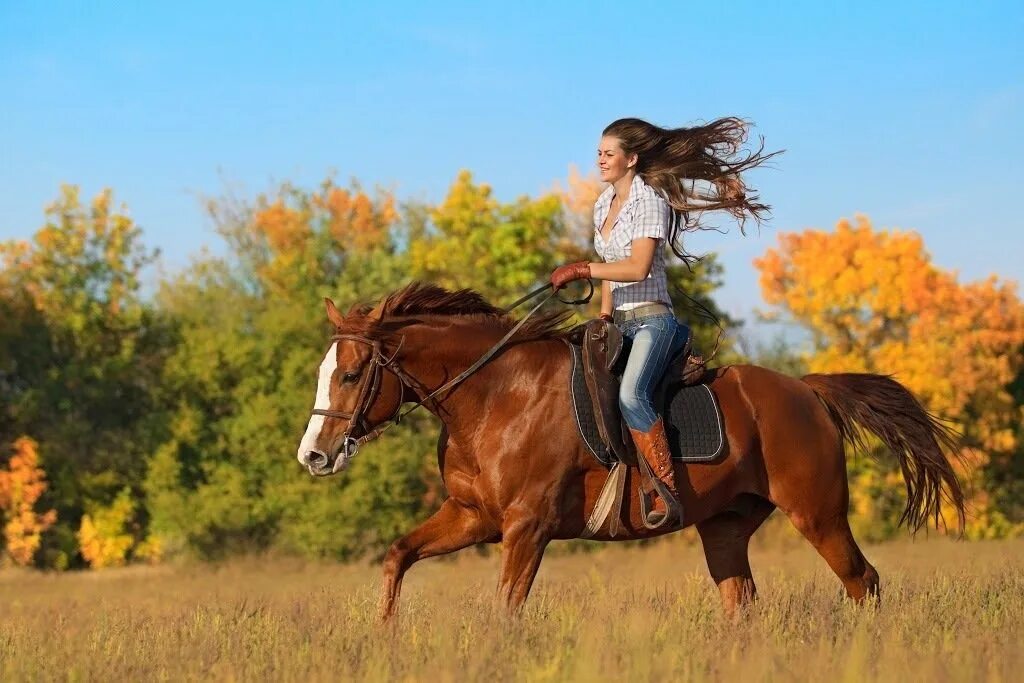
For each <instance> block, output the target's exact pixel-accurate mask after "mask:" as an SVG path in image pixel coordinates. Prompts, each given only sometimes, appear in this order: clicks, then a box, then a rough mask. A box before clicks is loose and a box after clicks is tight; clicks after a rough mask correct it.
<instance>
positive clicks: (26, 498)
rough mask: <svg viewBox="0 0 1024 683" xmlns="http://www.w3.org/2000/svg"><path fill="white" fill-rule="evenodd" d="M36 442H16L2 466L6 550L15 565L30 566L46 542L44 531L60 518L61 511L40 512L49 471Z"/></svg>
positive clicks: (1, 502)
mask: <svg viewBox="0 0 1024 683" xmlns="http://www.w3.org/2000/svg"><path fill="white" fill-rule="evenodd" d="M36 448H37V447H36V443H35V441H33V440H32V439H29V438H28V437H21V438H19V439H17V440H16V441H15V442H14V454H13V455H12V456H11V459H10V462H9V463H8V465H7V468H6V469H0V512H2V518H3V522H4V528H3V536H4V550H5V552H6V555H7V557H9V558H10V559H11V561H12V562H14V564H17V565H20V566H22V567H24V566H27V565H29V564H30V563H31V562H32V558H33V557H34V556H35V554H36V551H37V550H38V549H39V546H40V544H41V542H42V533H43V532H44V531H46V530H47V529H49V528H50V527H51V526H53V523H54V522H55V521H57V512H56V511H55V510H48V511H46V512H42V513H40V512H36V504H37V503H38V502H39V499H40V497H41V496H42V495H43V493H44V492H45V491H46V474H45V472H43V468H42V467H41V466H40V464H39V455H38V453H37V450H36Z"/></svg>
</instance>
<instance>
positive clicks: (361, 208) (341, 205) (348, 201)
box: [314, 187, 398, 251]
mask: <svg viewBox="0 0 1024 683" xmlns="http://www.w3.org/2000/svg"><path fill="white" fill-rule="evenodd" d="M314 202H315V203H317V204H318V205H320V206H323V207H324V208H326V209H327V211H328V213H329V214H330V231H331V235H333V236H334V238H335V239H336V240H338V241H339V242H345V243H348V244H351V245H352V246H353V247H355V248H356V249H358V250H361V251H365V250H369V249H373V248H375V247H378V246H381V245H382V244H384V243H385V242H386V241H387V236H388V235H387V232H388V228H389V227H390V226H391V225H392V224H393V223H394V222H395V221H396V220H398V211H397V210H396V209H395V200H394V197H392V196H390V195H386V196H384V197H383V198H382V199H380V200H379V201H378V202H377V203H376V204H375V203H374V201H373V200H372V199H370V197H369V196H368V195H367V194H366V193H364V192H361V191H355V194H353V193H352V192H350V191H348V190H345V189H342V188H339V187H331V188H328V189H326V190H325V191H324V193H323V194H321V195H314Z"/></svg>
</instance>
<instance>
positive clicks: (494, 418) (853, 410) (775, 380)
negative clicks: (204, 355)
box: [298, 282, 964, 619]
mask: <svg viewBox="0 0 1024 683" xmlns="http://www.w3.org/2000/svg"><path fill="white" fill-rule="evenodd" d="M327 316H328V319H329V320H330V322H331V323H333V325H334V327H335V335H334V336H333V338H332V341H331V345H330V347H329V349H328V350H327V354H326V356H325V358H324V359H323V362H322V363H321V365H320V375H319V385H318V387H317V393H316V404H315V408H314V411H313V416H312V417H311V419H310V421H309V426H308V427H307V430H306V433H305V436H304V437H303V439H302V443H301V445H300V446H299V450H298V459H299V461H300V462H301V463H302V464H303V465H305V466H306V467H307V468H308V469H309V471H310V473H312V474H314V475H318V476H319V475H327V474H331V473H335V472H339V471H341V470H342V469H344V468H345V466H346V465H347V463H348V460H349V459H350V458H351V457H352V455H354V452H353V449H352V446H353V444H354V443H355V440H356V439H360V440H367V439H368V438H372V437H373V436H375V435H376V433H377V432H379V431H380V427H379V426H380V425H383V424H385V423H386V422H387V421H388V420H389V418H394V417H395V416H396V415H397V414H398V410H399V408H400V406H401V405H402V404H403V403H405V402H421V401H423V400H424V399H425V398H426V397H427V396H428V395H429V394H430V393H431V392H432V391H435V390H436V389H437V388H439V387H443V386H444V385H445V384H446V383H449V382H450V380H451V379H452V378H453V377H455V376H458V375H460V373H463V372H464V371H465V370H467V369H468V368H470V367H471V366H472V365H473V364H474V362H475V361H477V360H478V359H480V358H481V356H483V355H484V354H485V353H486V352H487V351H488V350H489V349H491V348H492V347H494V346H495V344H496V342H498V341H499V340H500V339H501V338H502V337H503V336H505V335H507V334H508V333H509V332H510V330H511V329H512V327H513V325H514V324H515V321H514V320H513V319H512V318H511V317H510V316H508V315H507V314H506V313H504V312H503V311H501V310H500V309H498V308H495V307H494V306H492V305H491V304H489V303H487V302H486V301H485V300H484V299H483V298H482V297H481V296H480V295H479V294H477V293H475V292H473V291H471V290H460V291H455V292H451V291H447V290H445V289H442V288H440V287H436V286H433V285H428V284H422V283H416V282H414V283H412V284H410V285H408V286H406V287H405V288H403V289H401V290H398V291H397V292H395V293H393V294H391V295H390V296H388V297H387V298H386V299H384V300H383V301H382V302H381V303H380V304H378V305H377V306H376V307H374V308H372V309H371V307H369V306H363V307H354V308H353V309H352V310H351V311H350V312H349V313H348V315H346V316H342V315H341V314H340V313H339V312H338V310H337V309H336V308H335V306H334V304H333V303H332V302H331V301H330V300H327ZM569 316H571V311H565V312H561V313H556V314H550V313H547V314H542V315H538V316H537V317H535V318H533V319H531V320H529V321H527V322H526V324H524V325H523V326H522V327H521V329H519V330H518V331H516V332H515V334H514V336H512V338H511V340H510V342H509V344H508V345H507V346H504V347H503V348H501V350H500V352H499V353H497V354H496V355H495V356H494V357H493V358H492V359H490V360H488V361H487V362H486V363H485V364H484V365H482V366H481V367H480V368H479V369H477V370H476V371H475V372H473V373H472V374H471V375H470V376H468V377H467V378H466V379H465V381H463V382H461V383H460V384H458V385H457V386H455V387H454V388H452V389H451V390H450V391H448V390H447V389H446V390H445V391H444V392H442V394H441V395H440V396H439V397H438V398H437V399H436V400H428V401H427V402H426V403H425V404H424V406H425V407H427V408H428V409H429V410H431V412H433V413H434V414H435V415H436V416H437V417H438V418H439V419H440V420H441V422H442V423H443V427H442V430H441V435H440V438H439V440H438V449H437V454H438V465H439V466H440V470H441V478H442V480H443V481H444V486H445V489H446V490H447V493H448V498H447V499H446V500H445V501H444V502H443V503H442V504H441V506H440V509H439V510H438V511H437V512H436V513H434V514H433V515H432V516H431V517H430V518H429V519H427V520H426V521H425V522H424V523H423V524H421V525H420V526H418V527H417V528H415V529H413V530H412V531H410V532H409V533H408V534H406V535H405V536H403V537H402V538H400V539H398V540H397V541H395V542H394V544H393V545H392V546H391V548H390V549H389V550H388V552H387V555H386V557H385V559H384V585H383V595H382V598H381V604H380V608H381V615H382V617H383V618H385V619H386V618H388V617H389V616H391V615H392V614H393V613H394V612H395V609H396V607H397V600H398V595H399V591H400V588H401V585H402V576H403V575H404V574H405V572H406V570H408V569H409V567H410V566H411V565H412V564H413V563H414V562H417V561H419V560H422V559H424V558H427V557H433V556H436V555H443V554H445V553H451V552H454V551H456V550H460V549H462V548H466V547H468V546H471V545H474V544H476V543H497V542H499V541H500V542H501V544H502V554H501V577H500V581H499V586H498V592H499V594H500V595H501V596H502V598H503V599H504V601H505V602H506V604H507V605H508V607H509V608H510V609H512V610H515V609H516V608H518V607H519V606H520V605H522V603H523V601H524V600H525V599H526V597H527V595H528V593H529V591H530V586H531V585H532V583H533V580H534V577H535V576H536V574H537V569H538V568H539V566H540V562H541V558H542V557H543V555H544V549H545V547H546V546H547V544H548V543H549V542H550V541H552V540H555V539H572V538H578V537H579V536H580V534H581V532H582V531H583V528H584V525H585V523H586V521H587V519H588V517H589V515H590V513H591V511H592V510H593V508H594V505H595V503H596V501H597V498H598V495H599V493H600V491H601V487H602V485H603V484H604V482H605V479H606V478H607V477H608V470H607V469H606V468H605V467H604V466H603V465H602V464H601V463H599V462H598V461H597V460H596V459H595V458H594V456H593V455H591V454H590V452H589V451H588V450H587V448H586V446H585V445H584V443H583V441H582V440H581V438H580V435H579V432H578V431H577V428H576V423H575V420H574V416H573V412H572V400H571V398H570V394H569V372H570V364H571V358H570V349H569V348H568V347H567V344H566V339H567V338H568V336H569V334H570V331H569V330H568V329H567V328H566V322H567V320H568V318H569ZM706 381H707V383H708V385H709V386H710V388H711V390H712V391H713V392H714V393H715V396H716V397H717V399H718V402H719V405H720V407H721V411H722V416H723V420H724V424H725V432H726V446H725V448H724V451H723V453H722V455H721V456H719V458H717V459H716V460H715V461H714V462H710V463H697V464H682V463H679V462H678V461H677V462H676V480H677V482H678V483H679V486H678V488H679V493H680V502H681V503H682V508H683V510H684V522H685V525H686V526H689V525H691V524H694V525H696V527H697V531H698V533H699V535H700V538H701V541H702V543H703V546H704V552H705V555H706V557H707V564H708V569H709V570H710V573H711V577H712V579H713V580H714V581H715V583H716V584H717V585H718V588H719V590H720V592H721V597H722V601H723V604H724V606H725V608H726V610H727V611H730V612H731V611H733V610H734V609H735V608H736V607H738V606H740V605H742V604H744V603H746V602H747V601H749V600H751V599H752V598H753V597H754V595H755V587H754V580H753V577H752V575H751V571H750V564H749V561H748V558H747V546H748V541H749V540H750V537H751V535H752V534H753V533H754V532H755V531H756V530H757V528H758V527H759V526H760V525H761V523H762V522H764V521H765V519H766V518H767V517H768V516H769V515H770V514H771V513H772V511H773V510H775V508H779V509H780V510H782V511H783V512H784V513H785V514H786V515H787V516H788V517H789V519H790V520H791V521H792V523H793V524H794V525H795V526H796V528H797V529H799V530H800V532H801V533H802V534H803V535H804V536H805V537H806V538H807V540H808V541H810V542H811V544H812V545H813V546H814V547H815V548H816V549H817V550H818V552H819V553H820V554H821V556H822V557H824V558H825V561H826V562H828V564H829V566H830V567H831V568H832V570H833V571H834V572H835V573H836V575H837V576H838V577H839V579H840V580H841V581H842V583H843V585H844V586H845V588H846V593H847V594H848V595H849V596H850V597H851V598H853V599H855V600H858V601H859V600H863V599H864V598H865V596H868V595H875V594H877V592H878V583H879V580H878V573H877V572H876V571H875V569H874V567H872V566H871V564H870V563H869V562H868V561H867V559H865V557H864V554H863V553H862V552H861V551H860V548H858V547H857V544H856V542H855V541H854V539H853V535H852V533H851V532H850V526H849V524H848V522H847V510H848V503H849V487H848V484H847V477H846V460H845V455H844V443H845V442H852V444H854V445H861V446H862V445H863V444H862V443H861V428H863V429H866V430H867V431H869V432H872V433H874V434H875V435H877V436H878V438H879V439H880V440H881V441H882V442H883V443H884V444H885V445H886V446H888V448H889V449H890V450H891V451H892V453H893V454H894V456H895V457H896V458H897V459H898V461H899V464H900V467H901V469H902V472H903V476H904V479H905V481H906V487H907V507H906V510H905V512H904V514H903V518H902V519H901V522H903V521H906V522H908V523H909V524H910V526H912V527H913V528H915V529H917V528H919V527H920V526H921V525H922V524H924V523H925V522H927V521H928V520H929V519H932V520H934V521H935V522H936V523H938V521H939V516H940V505H941V502H942V499H943V498H948V500H949V501H950V502H951V503H952V504H953V506H954V507H955V509H956V510H957V512H958V515H959V517H960V523H961V525H962V523H963V514H964V513H963V505H964V503H963V495H962V493H961V490H960V486H959V484H958V482H957V479H956V477H955V475H954V473H953V470H952V468H951V466H950V462H949V461H948V459H947V456H946V455H945V454H944V450H943V449H944V448H945V449H946V450H954V449H955V442H954V436H953V434H952V432H950V431H949V430H948V429H947V428H946V427H944V426H943V425H942V424H941V423H939V422H938V421H936V420H935V418H933V417H932V416H930V415H929V414H928V413H927V412H926V411H925V410H924V409H923V408H922V406H921V405H920V403H918V401H917V400H916V399H915V398H914V396H913V395H912V394H911V393H910V392H909V391H908V390H907V389H905V388H904V387H903V386H902V385H900V384H899V383H898V382H896V381H894V380H892V379H890V378H888V377H885V376H881V375H873V374H835V375H808V376H806V377H803V378H802V379H796V378H793V377H788V376H786V375H782V374H779V373H777V372H774V371H772V370H768V369H766V368H762V367H758V366H755V365H733V366H729V367H723V368H719V369H715V370H709V371H708V373H707V377H706ZM375 428H377V429H376V431H374V429H375ZM630 479H633V477H632V476H631V477H630ZM629 489H630V491H631V493H630V494H629V495H628V496H627V498H626V501H625V503H624V509H625V510H626V513H625V514H624V517H628V519H623V520H622V521H623V526H624V527H625V533H621V532H620V535H618V536H617V537H616V538H614V539H613V538H610V537H609V536H608V534H607V533H606V531H605V530H604V528H602V529H601V530H600V531H599V532H598V534H597V535H596V536H595V538H596V539H597V540H626V539H638V538H649V537H652V536H656V535H660V534H662V533H667V532H669V531H676V530H678V529H679V528H681V527H678V526H677V527H675V528H670V527H665V528H663V529H659V530H657V531H651V530H648V529H646V528H645V527H644V525H643V523H642V521H641V519H640V512H639V509H640V506H639V504H638V493H637V491H636V490H635V486H633V485H631V486H630V487H629Z"/></svg>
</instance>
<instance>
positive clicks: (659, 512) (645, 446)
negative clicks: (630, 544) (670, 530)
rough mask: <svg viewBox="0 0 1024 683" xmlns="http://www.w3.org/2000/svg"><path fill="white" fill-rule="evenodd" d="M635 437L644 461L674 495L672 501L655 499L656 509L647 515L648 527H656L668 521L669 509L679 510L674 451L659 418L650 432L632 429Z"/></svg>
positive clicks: (659, 497)
mask: <svg viewBox="0 0 1024 683" xmlns="http://www.w3.org/2000/svg"><path fill="white" fill-rule="evenodd" d="M629 433H630V434H632V435H633V442H634V443H635V444H636V446H637V449H638V450H639V451H640V453H641V454H642V455H643V458H644V460H646V461H647V464H648V465H650V466H651V469H652V470H653V471H654V475H655V476H656V477H658V479H660V480H661V481H662V483H663V484H665V487H666V488H667V489H668V491H669V493H670V494H671V495H672V500H671V501H666V500H665V499H664V498H662V496H660V495H657V496H655V498H654V507H653V509H651V510H650V511H649V512H648V513H647V526H648V527H656V526H661V524H662V523H663V522H664V521H666V520H665V517H666V516H667V515H668V514H669V508H670V507H671V508H674V509H675V510H679V491H678V490H677V489H676V471H675V468H673V467H672V451H670V450H669V447H668V437H667V436H666V435H665V423H664V422H663V421H662V419H661V418H660V417H659V418H658V419H657V420H656V421H655V422H654V424H653V425H651V429H650V431H647V432H641V431H639V430H637V429H630V430H629Z"/></svg>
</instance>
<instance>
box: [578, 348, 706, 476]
mask: <svg viewBox="0 0 1024 683" xmlns="http://www.w3.org/2000/svg"><path fill="white" fill-rule="evenodd" d="M569 348H570V349H571V350H572V370H571V372H570V386H571V393H572V403H573V413H574V414H575V415H576V426H577V428H578V429H579V432H580V437H581V438H582V439H583V442H584V443H585V444H586V445H587V449H588V450H589V451H590V452H591V453H592V454H593V455H594V457H595V458H597V459H598V460H599V461H600V462H601V463H602V464H604V465H605V466H606V467H611V466H612V465H613V464H615V459H616V458H615V455H614V454H613V453H612V452H611V451H609V449H608V448H607V447H606V446H605V445H604V443H603V442H602V441H601V436H600V434H599V433H598V431H597V423H596V421H595V420H594V406H593V404H592V403H591V401H590V393H589V392H588V391H587V383H586V380H585V379H584V377H583V352H582V350H581V349H580V347H578V346H576V345H574V344H570V345H569ZM662 408H663V409H662V412H661V414H662V416H663V419H664V420H665V434H666V435H667V436H668V442H669V448H670V450H671V451H672V457H673V458H675V459H676V460H682V461H684V462H705V461H708V460H714V459H715V458H717V457H718V456H719V455H720V454H721V453H722V448H723V447H724V445H725V436H724V435H725V430H724V428H723V425H722V413H721V411H720V410H719V409H718V401H717V399H715V394H714V393H713V392H712V391H711V389H710V388H709V387H708V386H707V385H706V384H697V385H695V386H690V387H684V386H681V385H679V384H674V385H669V386H668V387H667V390H666V391H665V402H664V405H663V406H662Z"/></svg>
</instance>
